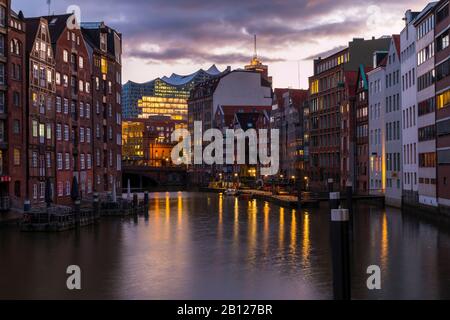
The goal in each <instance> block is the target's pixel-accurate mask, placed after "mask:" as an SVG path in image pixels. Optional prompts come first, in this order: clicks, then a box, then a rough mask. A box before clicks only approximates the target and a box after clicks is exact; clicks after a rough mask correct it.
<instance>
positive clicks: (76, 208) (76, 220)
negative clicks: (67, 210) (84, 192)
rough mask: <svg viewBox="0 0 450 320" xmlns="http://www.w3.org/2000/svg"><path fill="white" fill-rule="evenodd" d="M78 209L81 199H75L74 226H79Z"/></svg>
mask: <svg viewBox="0 0 450 320" xmlns="http://www.w3.org/2000/svg"><path fill="white" fill-rule="evenodd" d="M80 209H81V201H80V200H79V199H77V200H75V226H76V227H79V226H80Z"/></svg>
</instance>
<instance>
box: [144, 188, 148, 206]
mask: <svg viewBox="0 0 450 320" xmlns="http://www.w3.org/2000/svg"><path fill="white" fill-rule="evenodd" d="M144 205H145V206H148V191H145V192H144Z"/></svg>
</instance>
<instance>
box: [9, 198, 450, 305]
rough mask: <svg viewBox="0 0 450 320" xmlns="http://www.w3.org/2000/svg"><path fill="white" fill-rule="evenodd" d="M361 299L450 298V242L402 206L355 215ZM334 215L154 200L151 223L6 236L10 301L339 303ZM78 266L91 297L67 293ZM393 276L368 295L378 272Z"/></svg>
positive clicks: (224, 201) (257, 204)
mask: <svg viewBox="0 0 450 320" xmlns="http://www.w3.org/2000/svg"><path fill="white" fill-rule="evenodd" d="M354 227H355V228H354V230H355V232H354V242H353V249H352V250H353V259H352V260H353V261H352V287H353V297H354V298H356V299H367V298H376V299H378V298H412V299H415V298H430V299H431V298H449V297H450V280H449V276H448V275H449V274H450V258H449V252H450V250H449V249H450V237H449V231H448V229H445V228H437V227H436V226H434V225H430V224H426V223H424V222H422V221H420V220H418V219H417V218H414V217H411V216H409V215H406V214H404V215H403V214H402V213H401V212H400V211H399V210H396V209H391V208H387V209H381V208H374V207H369V206H367V205H361V206H359V207H357V208H355V221H354ZM330 259H331V258H330V239H329V214H328V210H327V209H326V205H324V207H323V208H322V209H307V210H302V211H300V212H299V211H298V210H293V209H287V208H281V207H278V206H276V205H273V204H269V203H267V202H265V201H260V200H248V199H238V198H235V197H227V196H224V195H222V194H220V195H216V194H200V193H182V192H178V193H161V192H160V193H154V194H151V195H150V209H149V216H148V217H139V218H138V219H133V218H124V219H114V218H112V219H102V221H101V223H100V224H99V225H97V226H92V227H88V228H83V229H81V230H79V231H73V232H64V233H59V234H31V233H20V232H18V231H17V230H16V229H14V228H8V229H5V228H4V229H1V230H0V261H1V263H0V298H97V299H103V298H115V299H127V298H129V299H138V298H139V299H217V298H225V299H227V298H230V299H233V298H234V299H329V298H331V291H332V290H331V265H330V263H331V261H330ZM70 264H78V265H80V267H81V270H82V279H83V281H82V288H83V289H82V290H81V291H80V292H70V291H68V290H67V289H65V279H66V278H65V277H66V275H65V268H66V267H67V266H68V265H70ZM372 264H378V265H380V267H381V269H382V290H381V291H378V292H373V291H368V290H367V288H366V286H365V285H366V279H367V275H366V273H365V272H366V268H367V266H369V265H372Z"/></svg>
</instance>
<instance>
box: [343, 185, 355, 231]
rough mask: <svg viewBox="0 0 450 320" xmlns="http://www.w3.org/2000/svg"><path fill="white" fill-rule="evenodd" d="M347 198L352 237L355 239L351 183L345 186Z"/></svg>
mask: <svg viewBox="0 0 450 320" xmlns="http://www.w3.org/2000/svg"><path fill="white" fill-rule="evenodd" d="M345 197H346V200H347V209H348V216H349V225H350V236H351V238H353V184H352V182H351V181H347V184H346V185H345Z"/></svg>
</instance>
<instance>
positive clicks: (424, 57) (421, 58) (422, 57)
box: [417, 42, 434, 66]
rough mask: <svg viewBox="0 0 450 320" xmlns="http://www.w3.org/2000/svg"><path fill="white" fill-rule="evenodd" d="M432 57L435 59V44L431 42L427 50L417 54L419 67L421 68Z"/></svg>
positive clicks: (424, 49)
mask: <svg viewBox="0 0 450 320" xmlns="http://www.w3.org/2000/svg"><path fill="white" fill-rule="evenodd" d="M432 57H434V42H431V43H430V44H429V45H427V46H426V47H425V48H423V49H422V50H420V51H419V52H417V65H418V66H420V65H421V64H422V63H424V62H425V61H428V60H429V59H431V58H432Z"/></svg>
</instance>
